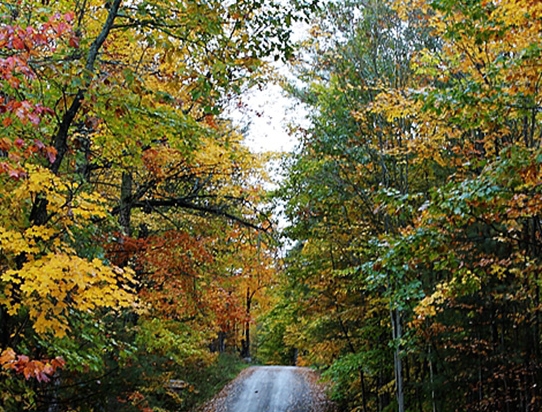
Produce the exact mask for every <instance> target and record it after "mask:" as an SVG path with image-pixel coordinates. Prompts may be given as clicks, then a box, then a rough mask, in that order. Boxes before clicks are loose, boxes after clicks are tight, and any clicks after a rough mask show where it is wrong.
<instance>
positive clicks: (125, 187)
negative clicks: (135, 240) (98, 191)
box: [119, 172, 133, 236]
mask: <svg viewBox="0 0 542 412" xmlns="http://www.w3.org/2000/svg"><path fill="white" fill-rule="evenodd" d="M132 183H133V181H132V174H131V173H128V172H124V173H122V183H121V187H120V208H119V224H120V227H121V228H122V233H123V234H124V235H125V236H130V235H131V234H132V228H131V224H130V218H131V213H132Z"/></svg>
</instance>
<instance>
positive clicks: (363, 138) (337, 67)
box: [266, 0, 542, 411]
mask: <svg viewBox="0 0 542 412" xmlns="http://www.w3.org/2000/svg"><path fill="white" fill-rule="evenodd" d="M541 12H542V7H541V4H540V2H538V1H528V0H526V1H482V0H480V1H448V0H438V1H430V2H429V1H423V0H421V1H408V0H407V1H402V0H401V1H390V2H353V3H352V2H334V3H330V4H328V5H327V6H326V8H325V13H323V14H322V16H321V17H320V19H319V20H318V22H317V24H315V26H314V27H313V28H312V31H311V33H312V37H311V38H309V39H307V40H306V41H305V42H304V44H303V53H302V54H301V55H300V56H301V57H302V58H300V59H299V61H296V62H295V64H296V66H294V68H296V70H297V71H298V75H299V78H300V79H302V80H304V81H305V84H304V86H303V87H302V88H298V85H297V84H296V85H295V87H294V86H291V87H290V91H291V92H292V94H293V95H295V96H297V97H298V98H300V99H301V100H302V101H303V102H304V103H305V104H307V105H308V106H309V107H310V108H311V109H312V110H311V120H312V125H311V127H310V128H309V129H308V130H305V129H303V128H298V129H297V130H296V131H295V132H296V134H297V136H298V137H299V138H300V142H301V144H300V147H299V149H298V152H297V153H296V154H295V155H294V156H293V157H292V158H291V159H289V160H288V162H287V165H288V167H289V172H288V179H287V180H286V182H285V183H284V185H283V187H282V189H281V191H280V193H279V195H280V196H281V197H282V198H283V199H285V201H286V202H287V207H286V210H287V213H288V216H289V218H290V220H291V222H292V224H291V226H290V227H289V228H288V229H287V233H288V234H289V236H290V237H291V238H292V239H294V240H295V241H296V242H297V243H296V246H295V247H294V248H293V249H292V250H291V252H290V259H289V263H288V268H287V274H286V275H285V276H284V279H283V282H282V284H283V291H282V292H281V294H280V296H281V303H280V304H278V305H277V306H276V307H275V308H274V309H273V312H272V313H271V314H270V315H269V316H268V318H267V321H266V322H267V323H266V328H267V330H268V331H269V336H270V339H274V340H275V341H276V339H277V336H276V335H274V334H273V331H275V333H279V339H280V340H279V341H280V342H281V343H282V344H286V345H287V346H288V347H290V348H296V349H297V350H298V354H299V356H298V361H303V362H305V363H309V364H311V363H312V364H316V365H320V366H321V367H322V368H323V369H325V370H326V375H327V376H328V378H329V379H330V380H331V381H332V383H333V384H334V388H335V389H334V391H335V392H334V396H335V398H336V399H337V400H338V401H339V402H342V404H343V405H344V406H343V407H344V408H345V410H361V411H373V410H379V411H381V410H399V411H406V410H416V411H495V410H508V411H519V410H525V411H527V410H529V411H535V410H538V409H540V408H541V403H540V399H541V393H540V388H539V382H540V381H541V379H542V361H541V343H542V342H541V339H542V336H541V329H540V321H541V315H542V313H541V306H540V299H541V294H540V287H539V285H540V273H541V269H542V266H541V262H540V256H541V246H542V243H541V241H542V230H541V220H540V219H541V213H542V202H541V187H542V186H541V178H542V172H541V171H542V167H541V165H542V153H541V150H540V136H541V134H540V131H541V120H542V119H541V117H540V102H541V98H542V94H541V89H540V79H541V77H540V73H541V70H540V68H541V64H542V60H541V57H542V55H541V48H540V36H541V33H542V26H541V19H540V17H541ZM307 59H309V61H310V62H311V64H305V62H306V61H307ZM266 351H267V352H266V353H269V348H266ZM282 351H283V353H285V352H286V350H284V349H282Z"/></svg>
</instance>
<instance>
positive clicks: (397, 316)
mask: <svg viewBox="0 0 542 412" xmlns="http://www.w3.org/2000/svg"><path fill="white" fill-rule="evenodd" d="M391 326H392V332H393V340H394V342H396V348H395V352H394V353H393V363H394V370H395V392H396V396H397V407H398V409H397V410H398V412H405V399H404V394H403V362H402V360H401V353H400V352H401V345H400V340H401V338H402V335H403V331H402V328H401V313H400V312H399V309H395V310H393V309H392V310H391Z"/></svg>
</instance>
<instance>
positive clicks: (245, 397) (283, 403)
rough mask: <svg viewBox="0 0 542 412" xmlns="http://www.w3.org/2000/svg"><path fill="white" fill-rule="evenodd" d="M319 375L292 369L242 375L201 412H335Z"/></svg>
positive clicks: (251, 370) (276, 368) (255, 370)
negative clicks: (319, 379) (319, 380)
mask: <svg viewBox="0 0 542 412" xmlns="http://www.w3.org/2000/svg"><path fill="white" fill-rule="evenodd" d="M333 410H334V409H333V404H332V403H331V402H330V401H329V400H328V399H327V397H326V395H325V387H324V385H322V384H320V383H319V382H318V374H317V373H316V372H314V371H312V370H311V369H308V368H298V367H293V366H253V367H251V368H248V369H245V370H244V371H242V372H241V373H240V374H239V376H238V377H237V378H236V379H234V380H233V381H232V382H230V383H229V384H228V385H226V387H225V388H224V389H223V390H222V391H221V392H220V393H219V394H218V395H217V396H216V397H215V398H213V399H212V400H211V401H210V402H208V403H206V404H205V405H203V406H202V407H201V408H199V409H198V412H332V411H333Z"/></svg>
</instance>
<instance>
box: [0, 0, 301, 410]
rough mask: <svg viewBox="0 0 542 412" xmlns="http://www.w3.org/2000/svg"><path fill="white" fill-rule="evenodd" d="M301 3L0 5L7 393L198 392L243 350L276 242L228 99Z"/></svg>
mask: <svg viewBox="0 0 542 412" xmlns="http://www.w3.org/2000/svg"><path fill="white" fill-rule="evenodd" d="M302 3H303V2H299V3H297V4H295V5H292V7H282V6H280V7H279V5H278V4H275V3H274V2H267V3H266V4H265V5H264V4H263V3H262V2H252V1H251V2H244V1H240V2H230V3H228V4H226V3H224V2H220V1H210V2H207V1H206V2H185V1H177V0H173V1H152V2H137V1H136V2H126V1H121V0H113V1H97V0H91V1H83V2H70V1H59V2H49V1H43V2H33V1H7V2H3V3H2V4H1V5H0V52H1V53H0V84H1V92H0V123H1V126H2V133H1V135H0V353H1V355H0V376H1V378H0V409H2V410H6V411H20V410H53V409H54V410H58V411H60V410H70V411H73V410H105V409H107V410H111V409H116V410H130V411H133V410H145V408H146V410H150V409H152V408H162V409H161V410H166V408H169V409H170V410H181V409H183V408H185V409H186V408H189V407H190V406H191V402H192V403H193V402H194V398H195V395H194V394H196V393H198V389H197V387H196V386H197V385H198V384H199V383H200V382H198V379H203V378H202V376H205V375H204V370H205V368H206V367H208V366H209V365H211V364H213V363H214V362H215V361H216V359H217V352H224V351H229V352H232V353H239V352H241V350H242V349H241V346H242V344H241V340H242V337H243V336H248V335H247V334H248V332H247V329H250V327H252V321H253V319H254V313H256V312H257V311H258V302H259V301H258V299H261V301H262V302H264V301H265V296H264V294H263V292H264V289H265V287H266V285H267V283H266V282H268V281H269V277H270V274H271V273H272V272H273V270H274V267H273V262H272V261H271V258H270V256H271V255H272V253H273V248H274V246H273V242H272V237H271V234H270V228H271V226H272V224H271V221H270V217H269V213H268V211H267V210H265V208H266V206H265V205H264V197H265V191H264V190H263V182H264V181H265V179H266V177H265V172H264V161H263V159H261V158H260V157H259V156H257V155H254V154H252V153H251V152H250V151H249V150H248V149H247V148H246V147H245V146H244V145H243V143H242V140H243V137H242V135H241V134H240V133H239V131H238V130H236V129H235V127H233V126H232V124H231V122H229V121H228V120H226V119H225V118H224V116H223V115H222V113H223V109H224V108H225V107H226V106H227V105H228V101H229V100H230V99H236V98H238V94H239V92H240V91H241V90H242V89H243V88H244V87H246V85H248V84H250V83H256V82H259V81H262V78H263V77H262V76H263V74H264V70H263V68H264V66H265V63H264V62H263V58H265V57H270V56H274V57H276V58H286V57H288V56H289V55H290V54H291V51H292V49H291V43H290V40H289V37H290V32H289V28H288V27H287V26H285V25H284V24H283V23H284V19H285V18H287V20H288V21H289V22H294V21H295V20H298V19H300V18H303V16H304V15H303V13H302V10H303V8H304V6H306V4H302ZM279 23H280V24H279ZM256 245H257V246H256ZM244 250H246V252H245V251H244ZM249 250H250V251H249ZM256 250H257V252H256ZM239 251H243V252H239ZM237 252H239V253H240V258H239V260H236V259H235V258H233V257H231V256H230V255H232V254H234V253H237ZM253 252H254V253H253ZM262 256H266V257H265V258H263V257H262ZM259 269H265V271H263V272H262V273H255V272H253V271H256V270H259ZM266 276H267V277H266ZM253 279H260V280H261V282H260V281H259V280H253ZM264 279H265V280H264ZM258 282H260V283H258ZM247 288H249V289H250V290H249V292H248V295H249V299H248V301H247ZM247 305H249V306H247ZM250 305H251V306H250ZM254 311H256V312H254ZM245 346H246V345H245ZM249 349H250V347H249V346H248V347H244V348H243V350H245V351H246V350H249ZM171 379H174V380H175V379H176V380H183V381H186V382H187V384H186V388H187V391H186V393H185V394H184V395H182V396H181V395H180V394H179V393H178V392H176V391H175V390H172V389H171V388H170V387H169V386H168V384H167V382H169V381H170V380H171ZM188 388H189V390H188ZM89 400H91V401H89Z"/></svg>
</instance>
